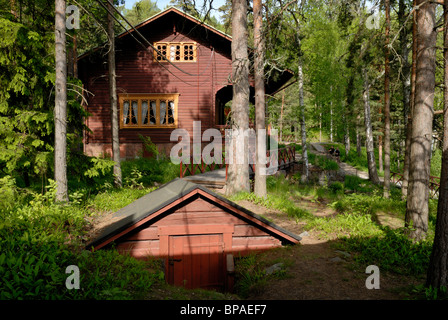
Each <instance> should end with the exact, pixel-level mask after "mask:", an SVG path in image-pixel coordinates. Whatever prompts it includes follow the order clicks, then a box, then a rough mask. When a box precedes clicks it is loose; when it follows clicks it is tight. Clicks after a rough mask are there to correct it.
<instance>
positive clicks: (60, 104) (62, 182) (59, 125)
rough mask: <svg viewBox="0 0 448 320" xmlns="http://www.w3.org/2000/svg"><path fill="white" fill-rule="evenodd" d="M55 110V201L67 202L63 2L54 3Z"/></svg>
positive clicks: (60, 0)
mask: <svg viewBox="0 0 448 320" xmlns="http://www.w3.org/2000/svg"><path fill="white" fill-rule="evenodd" d="M55 15H56V16H55V61H56V70H55V73H56V81H55V108H54V123H55V130H54V135H55V139H54V180H55V182H56V184H57V187H56V201H57V202H68V190H67V53H66V48H65V39H66V38H65V0H56V1H55Z"/></svg>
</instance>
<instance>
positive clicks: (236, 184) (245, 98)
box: [226, 0, 250, 194]
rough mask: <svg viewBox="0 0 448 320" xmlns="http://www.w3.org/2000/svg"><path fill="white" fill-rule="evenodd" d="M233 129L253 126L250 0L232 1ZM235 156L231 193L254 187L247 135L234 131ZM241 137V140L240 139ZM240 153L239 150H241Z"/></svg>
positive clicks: (230, 173) (229, 185) (229, 184)
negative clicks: (249, 56) (250, 94)
mask: <svg viewBox="0 0 448 320" xmlns="http://www.w3.org/2000/svg"><path fill="white" fill-rule="evenodd" d="M232 84H233V100H232V129H233V132H234V133H235V132H236V130H238V131H239V133H240V134H243V133H244V132H247V130H248V128H249V58H248V52H247V2H246V0H234V1H232ZM232 140H233V147H234V151H236V152H234V154H233V155H234V158H233V159H229V160H230V161H231V163H230V164H229V169H228V178H227V183H226V192H227V194H234V193H237V192H240V191H246V192H249V191H250V185H249V162H248V158H247V157H246V156H244V154H241V152H240V151H238V149H239V150H242V152H243V153H246V154H247V152H248V141H247V137H244V138H243V137H241V136H240V138H239V139H238V137H237V136H236V135H235V134H233V136H232ZM237 140H239V141H238V142H237ZM238 153H239V154H238Z"/></svg>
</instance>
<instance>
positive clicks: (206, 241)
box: [168, 234, 225, 290]
mask: <svg viewBox="0 0 448 320" xmlns="http://www.w3.org/2000/svg"><path fill="white" fill-rule="evenodd" d="M224 280H225V269H224V242H223V235H222V234H201V235H173V236H170V237H169V257H168V282H169V283H170V284H173V285H177V286H183V287H185V288H188V289H193V288H203V289H216V290H223V289H224Z"/></svg>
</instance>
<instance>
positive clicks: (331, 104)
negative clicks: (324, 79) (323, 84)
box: [330, 86, 333, 142]
mask: <svg viewBox="0 0 448 320" xmlns="http://www.w3.org/2000/svg"><path fill="white" fill-rule="evenodd" d="M330 93H331V100H330V141H331V142H333V86H330Z"/></svg>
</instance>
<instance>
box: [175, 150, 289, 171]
mask: <svg viewBox="0 0 448 320" xmlns="http://www.w3.org/2000/svg"><path fill="white" fill-rule="evenodd" d="M223 150H224V148H223ZM252 155H253V156H255V153H252ZM212 156H213V155H212ZM266 156H267V159H268V161H267V164H266V167H267V168H269V167H270V166H271V163H273V162H275V161H277V164H278V165H277V167H275V168H272V169H276V170H280V169H285V168H288V167H290V166H292V164H293V163H294V161H295V159H296V151H295V147H294V146H288V147H285V148H280V149H277V152H272V150H268V151H267V152H266ZM194 162H199V161H194V158H193V156H191V157H190V163H188V164H187V163H183V162H182V161H181V162H180V166H179V167H180V177H181V178H183V177H186V176H188V175H190V176H192V175H195V174H201V173H205V172H207V171H212V170H217V169H222V168H224V166H225V168H226V179H227V170H228V166H229V165H228V164H226V161H225V153H224V152H222V158H221V163H215V162H212V163H208V164H207V163H206V162H204V159H203V157H202V155H201V159H200V163H194ZM251 162H252V163H251V164H249V175H250V176H253V175H254V173H255V161H254V159H252V161H251ZM268 172H269V169H268Z"/></svg>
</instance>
